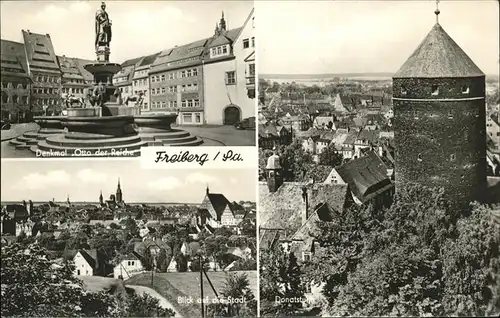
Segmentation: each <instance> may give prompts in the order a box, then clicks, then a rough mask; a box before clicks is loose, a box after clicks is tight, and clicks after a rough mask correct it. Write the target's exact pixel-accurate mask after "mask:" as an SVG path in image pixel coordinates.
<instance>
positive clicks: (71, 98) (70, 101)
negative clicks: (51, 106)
mask: <svg viewBox="0 0 500 318" xmlns="http://www.w3.org/2000/svg"><path fill="white" fill-rule="evenodd" d="M63 100H64V104H65V105H66V108H70V107H73V105H74V104H77V105H79V106H80V107H85V102H84V100H83V98H79V97H76V96H75V95H73V94H66V96H64V97H63Z"/></svg>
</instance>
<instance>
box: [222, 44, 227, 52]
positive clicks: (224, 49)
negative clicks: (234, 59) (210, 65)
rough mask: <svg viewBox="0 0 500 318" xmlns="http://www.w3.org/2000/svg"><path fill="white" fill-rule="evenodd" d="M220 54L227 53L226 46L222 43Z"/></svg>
mask: <svg viewBox="0 0 500 318" xmlns="http://www.w3.org/2000/svg"><path fill="white" fill-rule="evenodd" d="M222 54H227V46H226V45H224V46H223V47H222Z"/></svg>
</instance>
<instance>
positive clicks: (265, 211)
mask: <svg viewBox="0 0 500 318" xmlns="http://www.w3.org/2000/svg"><path fill="white" fill-rule="evenodd" d="M303 188H305V189H307V194H308V207H309V208H308V209H309V210H310V211H311V212H313V211H314V209H315V208H316V207H318V206H320V205H321V204H326V205H327V207H328V209H329V210H330V211H331V212H332V213H333V212H334V211H335V212H342V211H343V210H344V208H345V207H346V206H347V205H348V204H349V201H348V198H347V193H348V187H347V185H341V184H323V183H314V184H310V183H309V184H306V183H303V182H284V183H283V184H282V185H281V186H280V187H279V189H278V190H277V191H276V192H274V193H273V192H269V189H268V187H267V184H266V183H265V182H261V183H259V220H260V227H261V228H268V229H286V230H288V231H287V232H288V233H289V234H293V233H295V231H296V230H297V229H298V228H299V227H300V226H301V225H302V213H303V212H305V202H304V198H303V195H302V194H303Z"/></svg>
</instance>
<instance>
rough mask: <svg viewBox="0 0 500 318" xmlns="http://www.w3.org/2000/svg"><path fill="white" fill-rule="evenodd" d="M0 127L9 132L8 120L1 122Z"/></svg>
mask: <svg viewBox="0 0 500 318" xmlns="http://www.w3.org/2000/svg"><path fill="white" fill-rule="evenodd" d="M1 127H2V130H9V129H10V122H9V121H8V120H2V123H1Z"/></svg>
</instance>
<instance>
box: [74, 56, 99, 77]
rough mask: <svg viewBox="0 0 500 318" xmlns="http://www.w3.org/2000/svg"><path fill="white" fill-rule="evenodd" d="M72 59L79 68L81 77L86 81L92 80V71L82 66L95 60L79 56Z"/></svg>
mask: <svg viewBox="0 0 500 318" xmlns="http://www.w3.org/2000/svg"><path fill="white" fill-rule="evenodd" d="M74 60H75V62H76V64H77V66H78V68H79V69H80V74H82V76H83V78H84V79H85V80H86V81H88V82H92V81H93V80H94V75H92V73H90V72H89V71H87V70H86V69H85V68H84V66H85V65H87V64H92V63H95V61H92V60H85V59H81V58H74Z"/></svg>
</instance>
